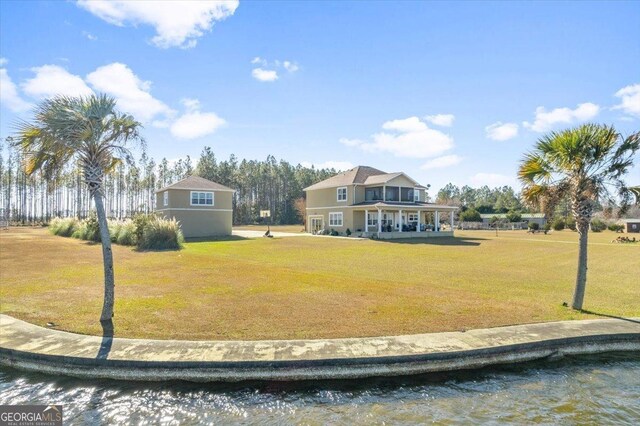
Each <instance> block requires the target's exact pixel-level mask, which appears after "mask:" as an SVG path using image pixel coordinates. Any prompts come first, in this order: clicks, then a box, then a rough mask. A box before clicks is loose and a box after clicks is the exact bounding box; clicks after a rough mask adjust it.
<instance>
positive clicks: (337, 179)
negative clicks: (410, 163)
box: [304, 166, 418, 191]
mask: <svg viewBox="0 0 640 426" xmlns="http://www.w3.org/2000/svg"><path fill="white" fill-rule="evenodd" d="M401 175H404V176H405V177H406V178H407V179H409V180H410V181H412V182H414V183H415V184H416V185H418V182H416V181H415V180H413V179H411V178H410V177H409V176H407V175H406V174H404V173H402V172H396V173H386V172H383V171H382V170H378V169H376V168H373V167H369V166H357V167H354V168H353V169H351V170H347V171H346V172H342V173H338V174H337V175H335V176H331V177H330V178H329V179H325V180H323V181H320V182H318V183H315V184H313V185H311V186H308V187H306V188H305V189H304V190H305V191H309V190H314V189H326V188H336V187H339V186H347V185H354V184H360V185H376V184H383V183H386V182H389V181H390V180H392V179H395V178H397V177H398V176H401Z"/></svg>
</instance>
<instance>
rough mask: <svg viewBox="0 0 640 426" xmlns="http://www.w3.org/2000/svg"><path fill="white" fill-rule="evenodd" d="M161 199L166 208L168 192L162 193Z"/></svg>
mask: <svg viewBox="0 0 640 426" xmlns="http://www.w3.org/2000/svg"><path fill="white" fill-rule="evenodd" d="M162 199H163V201H164V206H165V207H167V206H168V205H169V191H164V193H163V194H162Z"/></svg>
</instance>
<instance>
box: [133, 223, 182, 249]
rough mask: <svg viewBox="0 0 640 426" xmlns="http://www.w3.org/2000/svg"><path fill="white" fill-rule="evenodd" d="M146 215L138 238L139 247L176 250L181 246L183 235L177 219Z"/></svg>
mask: <svg viewBox="0 0 640 426" xmlns="http://www.w3.org/2000/svg"><path fill="white" fill-rule="evenodd" d="M147 216H148V217H147V218H146V224H145V225H144V228H143V230H142V238H141V239H139V240H138V248H139V249H141V250H177V249H180V248H181V247H182V243H183V242H184V236H183V235H182V231H181V230H180V224H179V223H178V221H176V220H175V219H171V220H169V219H162V218H159V217H156V216H152V215H147ZM134 219H135V218H134ZM134 223H135V220H134Z"/></svg>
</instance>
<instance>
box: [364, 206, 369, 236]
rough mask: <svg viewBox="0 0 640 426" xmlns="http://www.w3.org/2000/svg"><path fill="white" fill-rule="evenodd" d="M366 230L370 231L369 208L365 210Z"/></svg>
mask: <svg viewBox="0 0 640 426" xmlns="http://www.w3.org/2000/svg"><path fill="white" fill-rule="evenodd" d="M364 232H369V210H367V209H365V210H364Z"/></svg>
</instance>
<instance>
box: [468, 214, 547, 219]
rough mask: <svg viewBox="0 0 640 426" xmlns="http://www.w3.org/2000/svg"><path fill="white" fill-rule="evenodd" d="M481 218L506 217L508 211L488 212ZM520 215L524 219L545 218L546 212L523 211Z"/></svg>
mask: <svg viewBox="0 0 640 426" xmlns="http://www.w3.org/2000/svg"><path fill="white" fill-rule="evenodd" d="M480 217H481V218H483V219H491V218H493V217H497V218H498V219H506V218H507V215H506V213H488V214H481V215H480ZM520 217H521V218H523V219H544V217H545V216H544V213H522V214H520Z"/></svg>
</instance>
